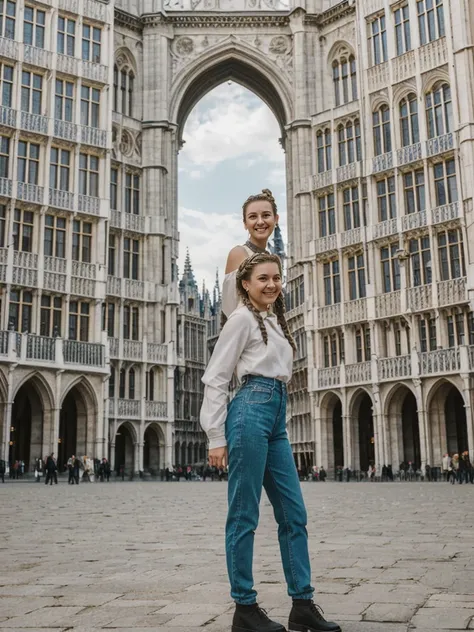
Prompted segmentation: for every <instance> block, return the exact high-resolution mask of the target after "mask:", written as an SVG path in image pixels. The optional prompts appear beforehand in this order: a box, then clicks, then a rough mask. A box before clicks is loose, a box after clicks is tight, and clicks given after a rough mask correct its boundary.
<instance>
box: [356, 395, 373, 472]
mask: <svg viewBox="0 0 474 632" xmlns="http://www.w3.org/2000/svg"><path fill="white" fill-rule="evenodd" d="M359 401H360V403H359V411H358V415H357V426H358V428H357V431H358V432H357V436H358V439H359V455H358V456H359V459H358V460H359V469H360V470H361V471H362V472H367V470H368V469H369V465H370V464H372V465H373V464H374V463H375V436H374V434H375V433H374V416H373V412H372V400H371V399H370V397H369V395H368V394H367V393H365V392H364V393H363V394H361V395H360V400H359Z"/></svg>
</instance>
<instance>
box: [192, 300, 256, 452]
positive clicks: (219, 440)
mask: <svg viewBox="0 0 474 632" xmlns="http://www.w3.org/2000/svg"><path fill="white" fill-rule="evenodd" d="M246 312H247V310H238V311H236V312H234V313H233V314H232V317H231V318H229V320H228V321H227V322H226V324H225V325H224V328H223V329H222V331H221V334H220V336H219V338H218V340H217V344H216V346H215V348H214V351H213V353H212V356H211V359H210V361H209V364H208V366H207V369H206V371H205V373H204V376H203V378H202V381H203V382H204V384H205V388H204V400H203V403H202V408H201V426H202V429H203V430H204V432H205V433H206V434H207V436H208V438H209V449H213V448H220V447H224V446H225V445H226V443H227V442H226V440H225V419H226V416H227V397H228V391H229V382H230V380H231V378H232V375H233V373H234V371H235V367H236V366H237V362H238V361H239V358H240V356H241V355H242V352H243V351H244V349H245V347H246V345H247V343H248V340H249V337H250V332H251V326H250V319H249V317H248V316H249V313H246Z"/></svg>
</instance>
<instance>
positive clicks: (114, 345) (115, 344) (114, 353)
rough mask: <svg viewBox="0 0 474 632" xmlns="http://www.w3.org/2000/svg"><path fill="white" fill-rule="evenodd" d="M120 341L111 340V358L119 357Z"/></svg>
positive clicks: (116, 339)
mask: <svg viewBox="0 0 474 632" xmlns="http://www.w3.org/2000/svg"><path fill="white" fill-rule="evenodd" d="M119 346H120V341H119V339H118V338H109V354H110V357H111V358H118V357H119Z"/></svg>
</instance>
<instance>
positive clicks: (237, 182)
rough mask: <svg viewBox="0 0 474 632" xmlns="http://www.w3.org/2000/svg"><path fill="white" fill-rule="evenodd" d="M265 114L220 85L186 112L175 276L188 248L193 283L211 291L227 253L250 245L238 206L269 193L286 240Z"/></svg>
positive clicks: (276, 147) (271, 121)
mask: <svg viewBox="0 0 474 632" xmlns="http://www.w3.org/2000/svg"><path fill="white" fill-rule="evenodd" d="M279 137H280V129H279V127H278V124H277V122H276V119H275V117H274V116H273V114H272V112H271V111H270V109H269V108H268V107H267V106H266V105H265V104H264V103H263V102H262V101H261V100H260V99H259V98H258V97H256V96H255V95H254V94H253V93H252V92H249V91H248V90H246V89H245V88H242V87H241V86H240V85H238V84H235V83H230V82H228V83H224V84H222V85H220V86H219V87H217V88H215V89H214V90H213V91H212V92H210V93H209V94H207V95H206V96H205V97H204V98H203V99H201V101H200V102H199V103H198V104H197V105H196V107H195V108H194V110H193V111H192V112H191V114H190V116H189V118H188V120H187V123H186V127H185V129H184V140H185V141H186V144H185V145H184V148H183V149H182V150H181V152H180V154H179V211H178V213H179V215H178V217H179V231H180V259H179V269H180V274H181V273H182V270H183V262H184V258H185V256H186V249H187V248H189V253H190V256H191V261H192V264H193V268H194V273H195V277H196V281H197V282H198V284H199V286H200V287H201V285H202V282H203V280H204V281H205V282H206V285H207V287H208V288H209V289H211V288H212V287H213V285H214V282H215V276H216V268H217V269H219V274H220V279H221V283H222V278H223V274H224V268H225V261H226V258H227V254H228V252H229V250H230V249H231V248H232V247H233V246H235V245H237V244H242V243H244V242H245V241H246V240H247V233H246V232H245V230H244V227H243V224H242V219H241V218H242V210H241V209H242V203H243V202H244V201H245V200H246V199H247V197H248V196H249V195H253V194H255V193H258V192H260V191H261V190H262V189H265V188H268V189H271V190H272V191H273V194H274V196H275V198H276V201H277V205H278V209H279V212H280V225H281V227H282V230H283V235H284V237H285V238H286V209H285V191H286V188H285V170H284V153H283V150H282V148H281V146H280V144H279V142H278V139H279Z"/></svg>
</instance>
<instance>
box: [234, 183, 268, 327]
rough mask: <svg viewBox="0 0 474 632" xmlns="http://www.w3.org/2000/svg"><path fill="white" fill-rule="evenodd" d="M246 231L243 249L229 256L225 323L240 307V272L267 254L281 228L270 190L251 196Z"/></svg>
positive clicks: (245, 212)
mask: <svg viewBox="0 0 474 632" xmlns="http://www.w3.org/2000/svg"><path fill="white" fill-rule="evenodd" d="M242 214H243V221H244V228H245V230H247V231H248V233H249V238H248V240H247V241H246V243H245V244H244V245H243V246H235V247H234V248H232V250H231V251H230V252H229V256H228V257H227V263H226V267H225V277H224V283H223V285H222V313H223V315H224V317H223V320H224V321H225V320H226V319H227V318H229V316H230V315H231V314H232V312H233V311H234V309H235V308H236V307H237V305H238V304H239V297H238V295H237V289H236V283H235V280H236V275H237V269H238V267H239V266H240V264H241V263H242V261H244V260H245V259H247V257H250V256H251V255H253V254H255V253H259V252H266V248H267V244H268V240H269V239H270V236H271V234H272V233H273V231H274V230H275V226H277V225H278V219H279V218H278V212H277V205H276V202H275V198H274V197H273V195H272V192H271V191H270V190H269V189H263V191H262V192H261V193H258V194H257V195H251V196H250V197H249V198H247V200H246V201H245V202H244V204H243V206H242Z"/></svg>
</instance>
